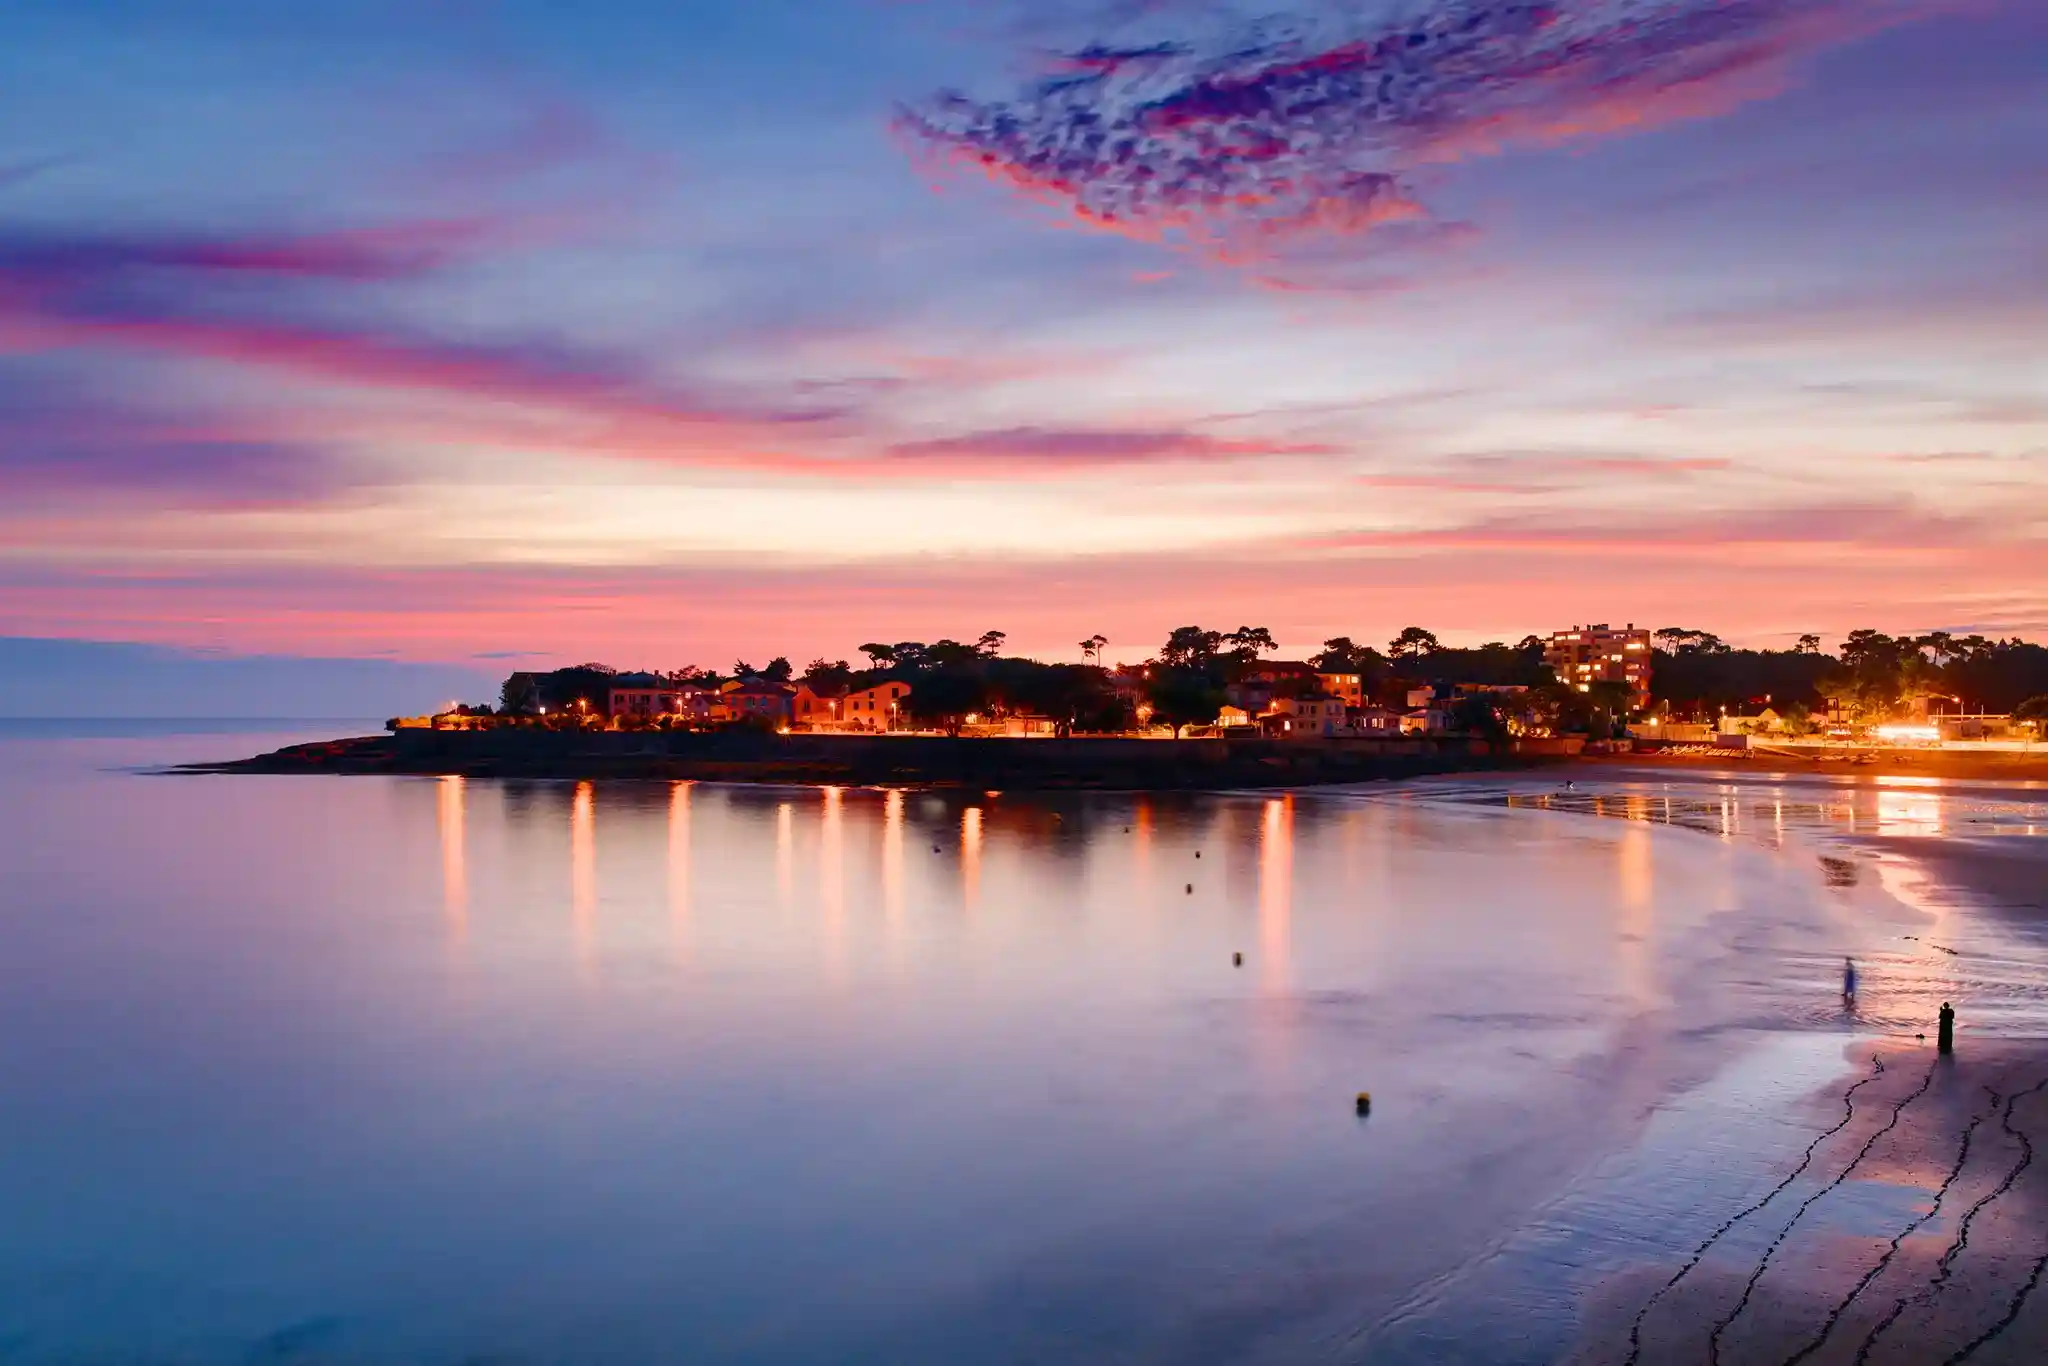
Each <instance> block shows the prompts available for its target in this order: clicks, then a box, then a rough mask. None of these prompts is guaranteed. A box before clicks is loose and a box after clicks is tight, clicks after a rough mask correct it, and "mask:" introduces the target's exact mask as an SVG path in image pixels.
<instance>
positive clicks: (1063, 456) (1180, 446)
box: [888, 427, 1339, 467]
mask: <svg viewBox="0 0 2048 1366" xmlns="http://www.w3.org/2000/svg"><path fill="white" fill-rule="evenodd" d="M1338 450H1339V448H1338V447H1335V446H1324V445H1300V444H1288V443H1284V442H1274V441H1260V440H1255V439H1254V440H1241V439H1240V440H1224V439H1221V438H1218V437H1213V436H1204V435H1202V434H1201V433H1199V432H1190V431H1181V430H1171V429H1159V430H1150V431H1127V430H1116V429H1099V428H1056V427H1009V428H1005V429H1003V430H1001V431H991V432H971V433H968V434H967V435H964V436H949V437H941V438H938V439H935V440H930V441H911V442H905V443H902V444H900V445H895V446H891V447H890V448H889V451H888V454H889V455H890V456H892V457H896V458H899V459H908V460H948V461H973V460H977V459H986V460H993V461H1000V462H1004V463H1008V464H1013V465H1014V464H1017V463H1026V464H1039V465H1045V466H1050V467H1068V466H1090V465H1128V464H1139V463H1143V462H1147V461H1188V460H1230V459H1236V458H1239V457H1242V456H1253V455H1333V454H1336V453H1337V452H1338Z"/></svg>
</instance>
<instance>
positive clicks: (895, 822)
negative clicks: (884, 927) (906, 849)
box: [882, 792, 904, 932]
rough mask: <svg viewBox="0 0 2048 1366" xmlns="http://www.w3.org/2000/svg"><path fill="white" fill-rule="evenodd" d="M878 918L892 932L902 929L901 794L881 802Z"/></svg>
mask: <svg viewBox="0 0 2048 1366" xmlns="http://www.w3.org/2000/svg"><path fill="white" fill-rule="evenodd" d="M882 812H883V815H882V914H883V915H884V916H885V917H886V918H887V920H888V923H889V928H890V929H891V930H892V931H899V932H900V931H901V930H902V928H903V904H904V888H903V838H904V828H903V827H904V817H903V794H902V793H901V792H891V793H889V794H888V796H886V797H884V798H883V800H882Z"/></svg>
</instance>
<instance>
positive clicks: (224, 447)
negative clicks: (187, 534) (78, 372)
mask: <svg viewBox="0 0 2048 1366" xmlns="http://www.w3.org/2000/svg"><path fill="white" fill-rule="evenodd" d="M353 482H354V480H353V479H352V478H351V477H350V475H349V474H348V472H347V471H346V470H345V468H344V467H343V465H342V463H341V462H340V461H339V460H337V459H336V458H335V457H334V456H333V455H332V454H331V453H330V452H328V451H327V450H325V449H323V448H320V447H317V446H312V445H307V444H304V443H301V442H298V441H295V440H292V439H290V438H289V437H288V436H287V435H286V434H284V433H281V432H279V431H276V430H273V429H271V428H268V427H266V426H265V425H264V424H261V423H256V422H251V421H246V420H238V419H236V418H233V417H229V416H225V415H220V414H205V415H203V414H195V413H189V412H182V413H181V412H172V411H168V410H161V409H153V408H149V407H146V406H143V405H139V404H137V403H136V402H135V401H134V399H133V398H132V397H131V396H127V395H113V394H108V393H104V392H101V391H99V390H97V389H94V388H91V387H81V386H77V385H73V384H68V383H64V382H61V381H55V380H51V379H48V378H46V377H42V376H33V377H32V376H29V375H26V374H24V375H21V376H18V377H14V378H9V379H5V380H0V493H4V494H5V496H6V498H7V499H8V500H10V501H13V502H15V503H17V504H34V503H36V502H39V501H42V500H46V499H53V498H54V499H66V500H69V499H73V498H76V497H79V496H84V497H89V498H94V499H115V500H120V501H125V502H142V503H147V504H150V505H154V506H174V507H209V508H223V507H256V506H266V507H267V506H279V505H285V504H294V503H304V502H307V501H310V500H314V499H317V498H320V497H323V496H326V495H327V494H330V493H332V492H334V491H336V490H337V489H339V488H342V487H345V486H348V485H350V484H351V483H353Z"/></svg>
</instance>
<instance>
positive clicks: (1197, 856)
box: [1195, 849, 1202, 858]
mask: <svg viewBox="0 0 2048 1366" xmlns="http://www.w3.org/2000/svg"><path fill="white" fill-rule="evenodd" d="M1201 856H1202V851H1201V850H1199V849H1197V850H1195V857H1196V858H1200V857H1201Z"/></svg>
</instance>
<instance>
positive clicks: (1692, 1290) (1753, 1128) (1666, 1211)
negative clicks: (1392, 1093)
mask: <svg viewBox="0 0 2048 1366" xmlns="http://www.w3.org/2000/svg"><path fill="white" fill-rule="evenodd" d="M1607 772H1608V773H1610V774H1612V775H1613V777H1614V778H1616V779H1618V780H1623V781H1624V782H1625V784H1626V786H1625V787H1624V789H1623V791H1622V792H1620V793H1614V792H1611V791H1608V790H1607V789H1606V785H1605V784H1602V785H1601V789H1602V790H1600V791H1599V792H1597V793H1595V794H1593V795H1591V796H1582V795H1581V794H1578V793H1573V794H1570V795H1569V796H1568V797H1561V798H1558V800H1563V801H1566V802H1568V803H1570V805H1571V807H1572V808H1573V809H1581V810H1584V811H1585V812H1586V813H1588V814H1592V815H1597V816H1609V817H1620V818H1622V819H1638V820H1644V819H1647V820H1660V821H1664V822H1667V823H1670V824H1675V825H1680V826H1684V827H1688V828H1690V829H1692V830H1694V831H1696V832H1697V833H1699V834H1700V835H1703V836H1710V837H1718V838H1721V839H1724V840H1726V839H1749V840H1752V841H1757V842H1763V843H1768V844H1772V845H1774V846H1776V847H1778V848H1779V849H1780V850H1781V851H1782V852H1784V853H1786V854H1789V855H1791V856H1794V857H1797V858H1800V859H1809V858H1810V859H1815V860H1817V861H1818V862H1819V863H1820V868H1819V870H1818V871H1819V872H1820V873H1821V875H1822V878H1823V880H1824V881H1826V882H1827V883H1828V884H1829V886H1830V891H1831V893H1832V894H1834V895H1836V896H1839V897H1840V898H1841V899H1842V904H1843V906H1844V908H1845V909H1846V910H1848V911H1849V912H1850V915H1849V917H1848V920H1849V923H1850V924H1852V925H1855V926H1860V927H1861V931H1860V932H1861V934H1862V939H1861V942H1860V943H1857V944H1854V945H1853V946H1852V947H1853V949H1854V951H1855V953H1856V956H1857V959H1858V962H1859V965H1860V967H1861V969H1862V990H1861V992H1860V993H1859V996H1860V999H1859V1000H1858V1002H1857V1003H1856V1004H1855V1005H1854V1006H1849V1005H1847V1004H1844V1005H1843V1006H1842V1007H1840V1008H1839V1010H1838V1011H1837V1012H1836V1013H1837V1015H1838V1018H1839V1021H1840V1024H1841V1026H1842V1030H1843V1033H1844V1034H1845V1035H1846V1036H1847V1041H1846V1042H1842V1043H1839V1044H1838V1043H1833V1042H1831V1041H1829V1040H1828V1039H1827V1038H1826V1037H1824V1036H1817V1035H1814V1034H1811V1033H1806V1032H1805V1031H1803V1030H1797V1029H1795V1030H1794V1031H1791V1032H1787V1031H1785V1030H1783V1029H1782V1028H1779V1029H1773V1030H1771V1031H1769V1032H1767V1033H1765V1034H1763V1035H1760V1036H1759V1039H1758V1042H1757V1044H1756V1046H1755V1047H1754V1048H1753V1049H1752V1050H1750V1052H1749V1053H1748V1054H1747V1055H1746V1056H1745V1057H1744V1058H1743V1059H1741V1060H1740V1061H1738V1062H1737V1063H1736V1064H1735V1065H1733V1066H1732V1067H1730V1068H1729V1069H1727V1071H1726V1072H1724V1073H1723V1074H1721V1075H1720V1076H1719V1077H1717V1078H1716V1079H1715V1081H1713V1082H1712V1083H1709V1084H1707V1085H1704V1086H1701V1087H1699V1088H1697V1089H1695V1090H1692V1091H1690V1092H1688V1093H1686V1094H1684V1095H1681V1096H1677V1097H1674V1098H1673V1099H1672V1100H1670V1101H1669V1102H1667V1103H1666V1104H1665V1106H1664V1107H1663V1110H1662V1112H1661V1113H1660V1115H1659V1116H1658V1118H1657V1119H1656V1120H1655V1121H1653V1122H1652V1124H1651V1126H1650V1127H1649V1129H1647V1130H1646V1131H1645V1134H1644V1136H1643V1138H1642V1140H1641V1142H1640V1143H1639V1144H1638V1145H1637V1147H1636V1148H1635V1149H1634V1150H1633V1151H1632V1152H1631V1153H1630V1154H1628V1155H1627V1156H1626V1157H1624V1158H1621V1159H1618V1160H1617V1161H1615V1162H1613V1163H1610V1164H1609V1165H1608V1166H1607V1167H1606V1168H1605V1169H1604V1171H1603V1172H1602V1173H1601V1174H1600V1175H1599V1176H1597V1177H1596V1178H1595V1179H1592V1180H1590V1181H1588V1182H1587V1183H1585V1185H1584V1186H1583V1188H1582V1189H1581V1190H1580V1191H1579V1192H1578V1193H1577V1194H1575V1195H1573V1196H1569V1197H1567V1198H1566V1199H1565V1200H1563V1201H1561V1202H1559V1203H1558V1204H1557V1205H1556V1206H1554V1207H1553V1208H1552V1209H1550V1210H1548V1211H1546V1214H1545V1216H1544V1217H1543V1218H1542V1219H1540V1220H1538V1221H1536V1223H1537V1225H1538V1226H1539V1228H1540V1227H1542V1226H1545V1225H1548V1226H1550V1227H1553V1228H1554V1227H1559V1226H1570V1225H1578V1226H1580V1227H1582V1228H1583V1227H1594V1228H1598V1227H1602V1226H1607V1227H1610V1228H1615V1229H1619V1228H1621V1227H1623V1226H1625V1225H1627V1224H1629V1223H1631V1222H1632V1221H1633V1222H1635V1223H1637V1224H1641V1223H1644V1222H1648V1216H1650V1215H1651V1214H1653V1213H1655V1214H1656V1215H1657V1217H1658V1219H1659V1220H1668V1221H1670V1223H1671V1225H1672V1227H1673V1228H1674V1229H1675V1230H1678V1231H1680V1236H1678V1237H1677V1239H1676V1242H1675V1243H1674V1242H1673V1240H1672V1239H1671V1238H1669V1237H1667V1238H1666V1239H1665V1240H1664V1247H1663V1250H1662V1251H1661V1253H1660V1254H1658V1255H1652V1256H1647V1257H1646V1256H1644V1255H1643V1253H1642V1247H1641V1243H1640V1242H1639V1241H1638V1239H1639V1238H1640V1235H1641V1234H1642V1232H1643V1230H1642V1229H1641V1228H1637V1229H1636V1230H1635V1232H1634V1233H1632V1234H1620V1233H1617V1234H1615V1235H1614V1236H1612V1237H1611V1238H1610V1239H1609V1240H1608V1246H1607V1247H1606V1249H1605V1251H1604V1252H1596V1253H1589V1252H1588V1251H1587V1249H1586V1248H1585V1247H1584V1246H1583V1245H1581V1246H1578V1247H1576V1248H1575V1249H1574V1250H1573V1253H1572V1258H1573V1259H1574V1260H1575V1262H1576V1264H1577V1265H1578V1268H1579V1273H1580V1274H1579V1275H1578V1277H1577V1279H1576V1280H1575V1281H1574V1282H1572V1283H1574V1284H1578V1285H1581V1286H1585V1287H1587V1288H1586V1289H1584V1291H1583V1300H1582V1304H1583V1314H1582V1318H1581V1320H1580V1330H1579V1334H1578V1337H1577V1339H1576V1341H1575V1343H1574V1345H1573V1348H1572V1350H1571V1352H1570V1353H1569V1355H1568V1359H1569V1360H1570V1361H1572V1362H1573V1363H1576V1366H1633V1364H1634V1363H1638V1362H1640V1363H1650V1364H1651V1366H1656V1364H1657V1363H1665V1362H1670V1363H1694V1362H1706V1363H1714V1362H1718V1363H1727V1364H1728V1366H1737V1364H1738V1363H1742V1364H1746V1363H1758V1364H1759V1366H1768V1364H1775V1363H1787V1364H1789V1363H1796V1362H1802V1361H1811V1362H1815V1363H1819V1364H1820V1366H1833V1364H1837V1363H1839V1364H1841V1366H1847V1364H1849V1363H1855V1366H1865V1364H1866V1363H1879V1364H1880V1366H1882V1364H1883V1363H1895V1364H1896V1366H1919V1364H1920V1363H1936V1362H1941V1363H1960V1362H1964V1361H1974V1362H1985V1363H1998V1362H2011V1363H2021V1362H2036V1361H2040V1360H2042V1359H2044V1356H2048V1295H2044V1294H2043V1293H2041V1282H2042V1280H2043V1277H2044V1272H2048V1040H2044V1039H2042V1038H2041V1037H2039V1034H2040V1032H2041V1031H2040V1023H2041V1020H2042V1018H2043V1016H2042V1007H2043V991H2044V984H2043V979H2042V973H2041V957H2040V955H2039V954H2038V953H2037V952H2034V951H2033V950H2034V949H2035V948H2037V947H2038V945H2039V944H2040V942H2041V941H2042V939H2043V938H2044V936H2048V907H2044V904H2043V889H2044V888H2048V839H2043V838H2040V835H2042V834H2048V827H2044V826H2042V825H2041V824H2040V821H2041V817H2042V808H2041V807H2040V806H2039V805H2038V804H2037V803H2036V802H2034V801H2029V800H2018V801H2016V800H2013V799H2014V798H2015V797H2024V796H2025V794H2024V793H2020V792H2014V791H2009V790H2005V789H2001V788H2000V787H1998V786H1996V785H1990V784H1984V783H1977V782H1972V783H1968V784H1955V783H1950V784H1935V785H1931V786H1920V785H1915V786H1911V787H1906V788H1901V787H1899V786H1898V779H1897V778H1896V777H1892V778H1891V779H1890V781H1887V780H1886V779H1887V775H1881V774H1878V775H1873V774H1858V775H1856V776H1855V777H1851V778H1833V779H1829V780H1821V779H1817V778H1812V777H1808V778H1804V779H1799V780H1794V781H1792V782H1789V783H1786V784H1784V785H1783V786H1780V787H1777V788H1775V789H1773V788H1771V787H1769V786H1759V785H1757V784H1756V783H1755V780H1753V779H1751V778H1750V777H1749V774H1748V773H1746V772H1745V773H1742V774H1740V775H1737V774H1734V773H1727V772H1724V773H1722V774H1719V775H1717V776H1710V775H1708V774H1705V773H1701V772H1699V771H1697V770H1695V771H1692V772H1687V773H1684V774H1682V776H1679V777H1677V778H1676V779H1675V780H1674V779H1673V778H1672V777H1671V776H1670V774H1669V771H1668V770H1665V769H1662V768H1657V767H1651V766H1648V765H1641V766H1630V767H1625V766H1621V765H1612V766H1609V767H1608V768H1607ZM1552 795H1553V794H1543V800H1545V801H1549V800H1551V798H1552ZM1888 912H1889V913H1888ZM1818 971H1820V972H1824V971H1825V967H1824V965H1818ZM1823 980H1824V979H1823ZM1816 986H1817V987H1819V986H1820V984H1819V983H1816ZM1820 989H1821V990H1825V987H1820ZM1951 998H1953V1000H1954V1001H1955V1002H1956V1004H1957V1007H1958V1010H1959V1014H1960V1016H1961V1025H1960V1027H1959V1030H1958V1042H1957V1047H1956V1051H1955V1052H1954V1054H1952V1055H1949V1056H1942V1055H1940V1054H1939V1053H1938V1052H1937V1050H1936V1048H1935V1034H1936V1028H1935V1024H1936V1020H1935V1016H1936V1015H1937V1013H1938V1011H1939V1008H1940V1005H1941V1004H1942V1003H1943V1002H1944V1001H1946V1000H1949V999H1951ZM1826 1013H1827V1012H1826V1011H1825V1010H1822V1011H1820V1012H1819V1014H1820V1015H1824V1014H1826ZM1802 1138H1803V1139H1804V1140H1805V1141H1804V1143H1803V1144H1802V1143H1801V1142H1800V1140H1801V1139H1802ZM1703 1153H1704V1154H1707V1155H1708V1158H1707V1163H1706V1165H1702V1154H1703ZM1714 1166H1718V1175H1715V1174H1713V1173H1711V1172H1710V1171H1709V1167H1714ZM1731 1175H1732V1176H1733V1179H1729V1178H1730V1177H1731ZM1689 1177H1690V1180H1691V1182H1692V1183H1693V1184H1694V1189H1695V1191H1696V1192H1699V1193H1700V1194H1701V1195H1702V1196H1703V1197H1704V1198H1699V1199H1696V1200H1691V1201H1684V1200H1681V1201H1675V1202H1674V1201H1671V1200H1669V1198H1668V1190H1669V1188H1670V1187H1671V1186H1673V1185H1678V1186H1684V1185H1686V1184H1688V1178H1689ZM1709 1191H1711V1192H1712V1194H1711V1195H1705V1193H1706V1192H1709ZM1660 1201H1662V1202H1663V1203H1662V1204H1661V1205H1660V1203H1659V1202H1660ZM1505 1246H1506V1251H1505V1252H1504V1253H1503V1255H1502V1256H1501V1258H1500V1259H1499V1261H1501V1262H1504V1263H1507V1264H1510V1265H1513V1264H1516V1263H1517V1262H1520V1263H1523V1264H1525V1265H1526V1264H1541V1263H1543V1262H1545V1261H1546V1260H1547V1259H1550V1258H1552V1257H1553V1255H1554V1253H1555V1251H1556V1248H1555V1246H1554V1243H1548V1242H1546V1241H1545V1239H1544V1238H1543V1236H1542V1235H1541V1233H1540V1232H1539V1233H1535V1234H1532V1233H1531V1232H1530V1231H1529V1230H1523V1231H1521V1232H1519V1233H1518V1234H1517V1235H1516V1236H1515V1237H1514V1238H1511V1239H1510V1240H1509V1241H1508V1243H1507V1244H1506V1245H1505ZM1517 1274H1518V1273H1515V1272H1510V1271H1504V1270H1503V1269H1502V1268H1501V1267H1499V1266H1494V1267H1486V1268H1481V1269H1480V1270H1479V1271H1478V1272H1477V1273H1476V1281H1477V1283H1475V1284H1473V1285H1468V1286H1466V1287H1465V1288H1464V1295H1471V1294H1475V1293H1479V1292H1480V1288H1481V1285H1484V1286H1485V1287H1486V1291H1487V1293H1489V1294H1490V1295H1492V1296H1494V1297H1500V1298H1510V1299H1511V1298H1512V1297H1513V1295H1514V1294H1515V1289H1514V1287H1515V1286H1516V1284H1517ZM1521 1279H1522V1283H1523V1285H1524V1287H1525V1289H1526V1285H1527V1283H1528V1281H1529V1277H1528V1276H1527V1275H1526V1273H1523V1274H1522V1277H1521ZM1535 1280H1536V1282H1537V1283H1539V1284H1540V1283H1541V1280H1542V1278H1541V1277H1540V1276H1539V1277H1536V1278H1535ZM1552 1285H1553V1288H1554V1289H1558V1290H1562V1289H1563V1285H1562V1284H1561V1283H1558V1282H1555V1281H1553V1282H1552ZM1464 1295H1461V1296H1459V1298H1463V1297H1464ZM1439 1345H1442V1344H1441V1343H1440V1344H1439ZM1394 1359H1395V1360H1397V1361H1398V1360H1405V1359H1408V1358H1406V1357H1404V1356H1401V1355H1398V1354H1397V1355H1395V1357H1394ZM1414 1359H1415V1360H1418V1361H1420V1360H1424V1359H1426V1356H1424V1355H1422V1354H1417V1355H1415V1357H1414ZM1514 1359H1526V1360H1531V1361H1534V1360H1539V1359H1542V1357H1541V1355H1540V1354H1532V1355H1529V1356H1527V1357H1519V1358H1514Z"/></svg>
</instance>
